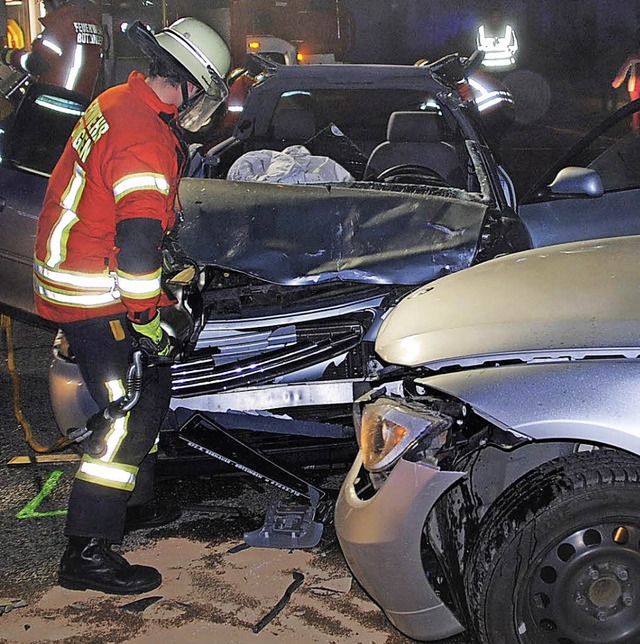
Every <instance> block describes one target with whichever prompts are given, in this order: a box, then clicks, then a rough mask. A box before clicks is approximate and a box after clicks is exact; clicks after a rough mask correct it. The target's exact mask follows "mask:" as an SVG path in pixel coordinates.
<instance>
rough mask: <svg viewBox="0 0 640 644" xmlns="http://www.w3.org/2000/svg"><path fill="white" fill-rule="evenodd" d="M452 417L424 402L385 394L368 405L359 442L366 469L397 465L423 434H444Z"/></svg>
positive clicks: (361, 421) (362, 420)
mask: <svg viewBox="0 0 640 644" xmlns="http://www.w3.org/2000/svg"><path fill="white" fill-rule="evenodd" d="M450 424H451V419H450V418H449V417H448V416H444V415H443V414H440V413H439V412H437V411H433V410H429V409H426V408H425V407H424V406H423V405H418V404H415V403H414V404H412V403H410V402H407V401H405V400H396V399H393V398H388V397H381V398H378V399H377V400H375V401H374V402H372V403H370V404H368V405H364V407H363V409H362V416H361V420H360V428H359V433H358V442H359V444H360V450H361V452H362V461H363V465H364V467H365V469H367V470H369V471H370V472H380V471H382V470H385V469H388V468H389V467H390V466H391V465H393V464H394V463H395V462H396V461H397V460H398V459H399V458H400V457H401V456H402V455H403V454H404V453H405V452H406V451H407V450H408V449H410V448H411V447H413V446H414V445H415V444H416V443H417V442H418V441H419V440H420V439H421V438H422V437H423V436H425V435H426V434H432V433H438V434H439V433H441V431H442V430H443V429H446V428H447V427H449V425H450Z"/></svg>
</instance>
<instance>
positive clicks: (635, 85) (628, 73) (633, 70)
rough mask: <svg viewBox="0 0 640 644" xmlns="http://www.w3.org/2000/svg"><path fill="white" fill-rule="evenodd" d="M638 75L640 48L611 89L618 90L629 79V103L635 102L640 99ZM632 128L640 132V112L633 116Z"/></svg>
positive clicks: (637, 40)
mask: <svg viewBox="0 0 640 644" xmlns="http://www.w3.org/2000/svg"><path fill="white" fill-rule="evenodd" d="M636 42H637V43H638V44H639V45H640V29H639V30H638V31H637V32H636ZM638 74H640V47H638V49H636V51H634V52H633V53H631V54H629V55H628V56H627V58H626V60H625V61H624V63H622V65H621V67H620V69H619V70H618V73H617V74H616V77H615V78H614V79H613V81H612V83H611V87H613V88H614V89H617V88H618V87H620V86H621V85H622V83H624V80H625V78H627V77H628V80H627V92H629V101H635V100H636V99H637V98H640V79H639V78H638ZM631 127H632V129H634V130H640V112H635V113H634V114H633V117H632V121H631Z"/></svg>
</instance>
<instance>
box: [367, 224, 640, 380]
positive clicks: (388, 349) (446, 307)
mask: <svg viewBox="0 0 640 644" xmlns="http://www.w3.org/2000/svg"><path fill="white" fill-rule="evenodd" d="M639 257H640V236H633V237H616V238H610V239H604V240H603V239H600V240H594V241H586V242H575V243H570V244H562V245H558V246H551V247H547V248H540V249H535V250H530V251H525V252H522V253H516V254H513V255H509V256H505V257H501V258H498V259H493V260H490V261H488V262H485V263H483V264H480V265H478V266H474V267H473V268H469V269H466V270H463V271H461V272H460V273H456V274H453V275H448V276H446V277H443V278H442V279H440V280H437V281H436V282H434V283H431V284H429V285H426V286H423V287H421V288H419V289H418V290H416V291H414V292H412V293H411V294H409V295H408V296H407V297H405V298H404V299H403V300H402V301H401V302H400V303H399V304H398V305H397V306H396V307H395V308H394V309H392V310H391V312H390V313H389V314H388V315H387V318H386V319H385V321H384V323H383V325H382V327H381V329H380V333H379V334H378V337H377V340H376V351H377V353H378V355H379V356H380V357H381V358H382V359H383V360H385V361H386V362H389V363H392V364H397V365H403V366H419V365H424V366H427V367H429V368H432V369H440V368H442V367H448V366H454V365H461V366H473V365H480V364H484V363H487V362H492V361H497V360H500V361H504V360H526V361H532V360H544V359H559V358H563V357H566V358H583V357H586V356H591V355H593V356H601V355H602V356H605V355H606V356H611V355H625V356H630V357H636V356H637V355H638V354H640V262H639V260H638V258H639Z"/></svg>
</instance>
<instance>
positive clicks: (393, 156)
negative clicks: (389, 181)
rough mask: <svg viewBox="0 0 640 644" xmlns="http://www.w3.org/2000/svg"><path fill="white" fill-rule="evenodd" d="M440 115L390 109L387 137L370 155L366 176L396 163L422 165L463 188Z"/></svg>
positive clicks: (459, 170) (457, 160)
mask: <svg viewBox="0 0 640 644" xmlns="http://www.w3.org/2000/svg"><path fill="white" fill-rule="evenodd" d="M443 130H444V128H443V123H442V116H441V115H439V114H437V113H435V112H393V113H392V114H391V116H390V117H389V121H388V123H387V140H386V141H384V142H383V143H380V144H379V145H378V146H376V147H375V148H374V150H373V151H372V152H371V154H370V155H369V160H368V162H367V168H366V170H365V177H366V178H367V179H374V178H376V177H377V176H378V175H380V173H382V172H383V171H385V170H388V169H390V168H393V167H395V166H399V165H412V166H421V167H423V168H425V169H426V170H429V171H431V172H434V173H435V174H436V175H438V176H440V177H442V179H443V180H444V181H445V183H446V184H447V185H449V186H452V187H458V188H464V187H465V185H464V175H463V171H462V163H461V160H460V158H459V156H458V153H457V151H456V148H455V146H454V145H453V144H451V143H449V142H448V141H446V140H444V138H445V137H444V135H443Z"/></svg>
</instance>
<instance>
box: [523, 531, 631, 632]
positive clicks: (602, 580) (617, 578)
mask: <svg viewBox="0 0 640 644" xmlns="http://www.w3.org/2000/svg"><path fill="white" fill-rule="evenodd" d="M522 588H523V591H522V592H521V593H520V595H519V597H518V602H517V608H516V620H517V621H516V628H517V631H518V633H519V634H520V636H521V637H522V638H523V639H524V641H531V642H536V643H540V644H543V643H544V644H547V643H549V644H550V643H553V644H592V643H593V644H597V643H601V642H607V643H608V644H623V643H628V642H637V641H640V610H639V607H640V526H638V525H635V524H632V523H630V522H628V521H622V522H610V523H602V524H598V525H592V526H589V527H587V528H583V529H581V530H577V531H576V532H573V533H572V534H570V535H568V536H567V537H566V538H564V539H562V540H561V541H559V542H557V543H556V544H554V545H553V546H552V547H551V548H549V549H548V550H547V551H546V553H545V554H544V555H543V556H542V557H541V558H540V559H538V560H536V561H535V562H534V563H533V565H532V567H531V569H530V571H529V572H528V575H527V579H526V580H525V583H524V584H523V586H522Z"/></svg>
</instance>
